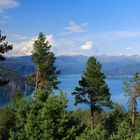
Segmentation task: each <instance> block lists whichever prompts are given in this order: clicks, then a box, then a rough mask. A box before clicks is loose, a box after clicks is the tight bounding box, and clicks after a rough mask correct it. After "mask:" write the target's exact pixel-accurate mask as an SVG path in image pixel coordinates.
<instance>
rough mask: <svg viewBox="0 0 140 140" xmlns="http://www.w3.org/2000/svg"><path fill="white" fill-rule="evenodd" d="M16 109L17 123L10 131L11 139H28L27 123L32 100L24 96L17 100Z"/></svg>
mask: <svg viewBox="0 0 140 140" xmlns="http://www.w3.org/2000/svg"><path fill="white" fill-rule="evenodd" d="M14 109H15V118H16V120H15V125H14V127H13V128H12V129H11V131H10V140H24V139H26V133H25V124H26V120H27V115H28V113H29V112H30V109H31V104H30V102H29V101H28V100H27V99H25V98H23V99H21V100H19V101H17V102H16V107H15V108H14Z"/></svg>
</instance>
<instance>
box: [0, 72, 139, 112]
mask: <svg viewBox="0 0 140 140" xmlns="http://www.w3.org/2000/svg"><path fill="white" fill-rule="evenodd" d="M80 79H81V75H80V74H69V75H61V76H60V77H59V80H60V81H61V84H60V85H59V88H60V89H61V90H62V91H63V92H64V93H66V94H67V99H68V109H70V110H71V109H72V110H76V109H78V108H81V109H87V108H88V106H86V105H85V104H80V105H78V106H74V103H75V98H74V96H72V95H71V93H72V92H73V91H74V88H75V87H76V86H78V81H79V80H80ZM106 82H107V84H108V87H109V88H110V92H111V94H112V96H111V100H112V101H113V102H116V103H118V104H120V105H122V106H124V107H125V108H126V109H127V108H128V107H127V98H126V97H125V96H124V91H123V83H124V80H123V79H106ZM58 92H59V91H57V93H58ZM7 94H9V93H7ZM7 94H5V96H3V95H2V94H0V106H1V107H2V106H5V105H7V104H8V102H9V100H10V99H9V98H10V95H7ZM139 107H140V104H139Z"/></svg>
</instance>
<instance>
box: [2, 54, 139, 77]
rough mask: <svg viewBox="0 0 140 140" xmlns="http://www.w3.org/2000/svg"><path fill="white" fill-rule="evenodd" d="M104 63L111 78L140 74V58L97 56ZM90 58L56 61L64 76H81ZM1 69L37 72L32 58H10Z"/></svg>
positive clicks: (70, 58) (69, 57)
mask: <svg viewBox="0 0 140 140" xmlns="http://www.w3.org/2000/svg"><path fill="white" fill-rule="evenodd" d="M96 58H97V59H98V61H100V62H101V63H102V66H103V67H102V69H103V72H104V73H105V74H106V75H107V76H109V75H111V76H116V75H132V74H133V73H135V72H140V56H138V55H133V56H125V55H121V56H107V55H101V56H96ZM87 59H88V56H84V55H60V56H57V59H56V67H57V68H58V69H60V70H61V73H62V74H81V73H82V72H83V71H84V69H85V67H86V62H87ZM1 67H4V68H7V69H9V70H12V71H15V72H19V73H22V74H24V75H26V74H31V73H33V72H34V71H35V67H34V64H33V62H32V60H31V56H20V57H9V58H8V59H7V60H6V61H5V62H1Z"/></svg>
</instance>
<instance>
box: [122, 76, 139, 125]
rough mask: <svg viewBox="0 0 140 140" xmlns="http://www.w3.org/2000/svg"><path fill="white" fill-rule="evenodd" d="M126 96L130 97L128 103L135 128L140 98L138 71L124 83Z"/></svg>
mask: <svg viewBox="0 0 140 140" xmlns="http://www.w3.org/2000/svg"><path fill="white" fill-rule="evenodd" d="M124 86H125V87H124V90H125V92H126V94H125V95H126V96H128V97H129V100H128V105H129V110H130V113H131V123H132V127H133V128H135V124H136V115H137V99H139V98H140V74H139V73H136V74H134V76H133V79H132V80H130V81H128V82H125V83H124Z"/></svg>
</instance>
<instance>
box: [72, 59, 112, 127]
mask: <svg viewBox="0 0 140 140" xmlns="http://www.w3.org/2000/svg"><path fill="white" fill-rule="evenodd" d="M101 68H102V67H101V64H100V63H99V62H97V60H96V58H95V57H90V58H89V59H88V62H87V68H86V71H85V72H84V74H83V76H82V79H81V80H80V81H79V85H80V87H76V88H75V91H74V92H73V93H72V94H73V95H75V100H76V104H79V103H85V104H87V105H89V107H90V111H91V129H94V128H95V127H96V123H95V122H94V112H96V111H98V110H101V109H102V106H103V105H107V104H108V103H110V102H109V100H110V92H109V89H108V86H107V84H106V82H105V76H104V74H103V73H102V72H101ZM108 105H109V104H108Z"/></svg>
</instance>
